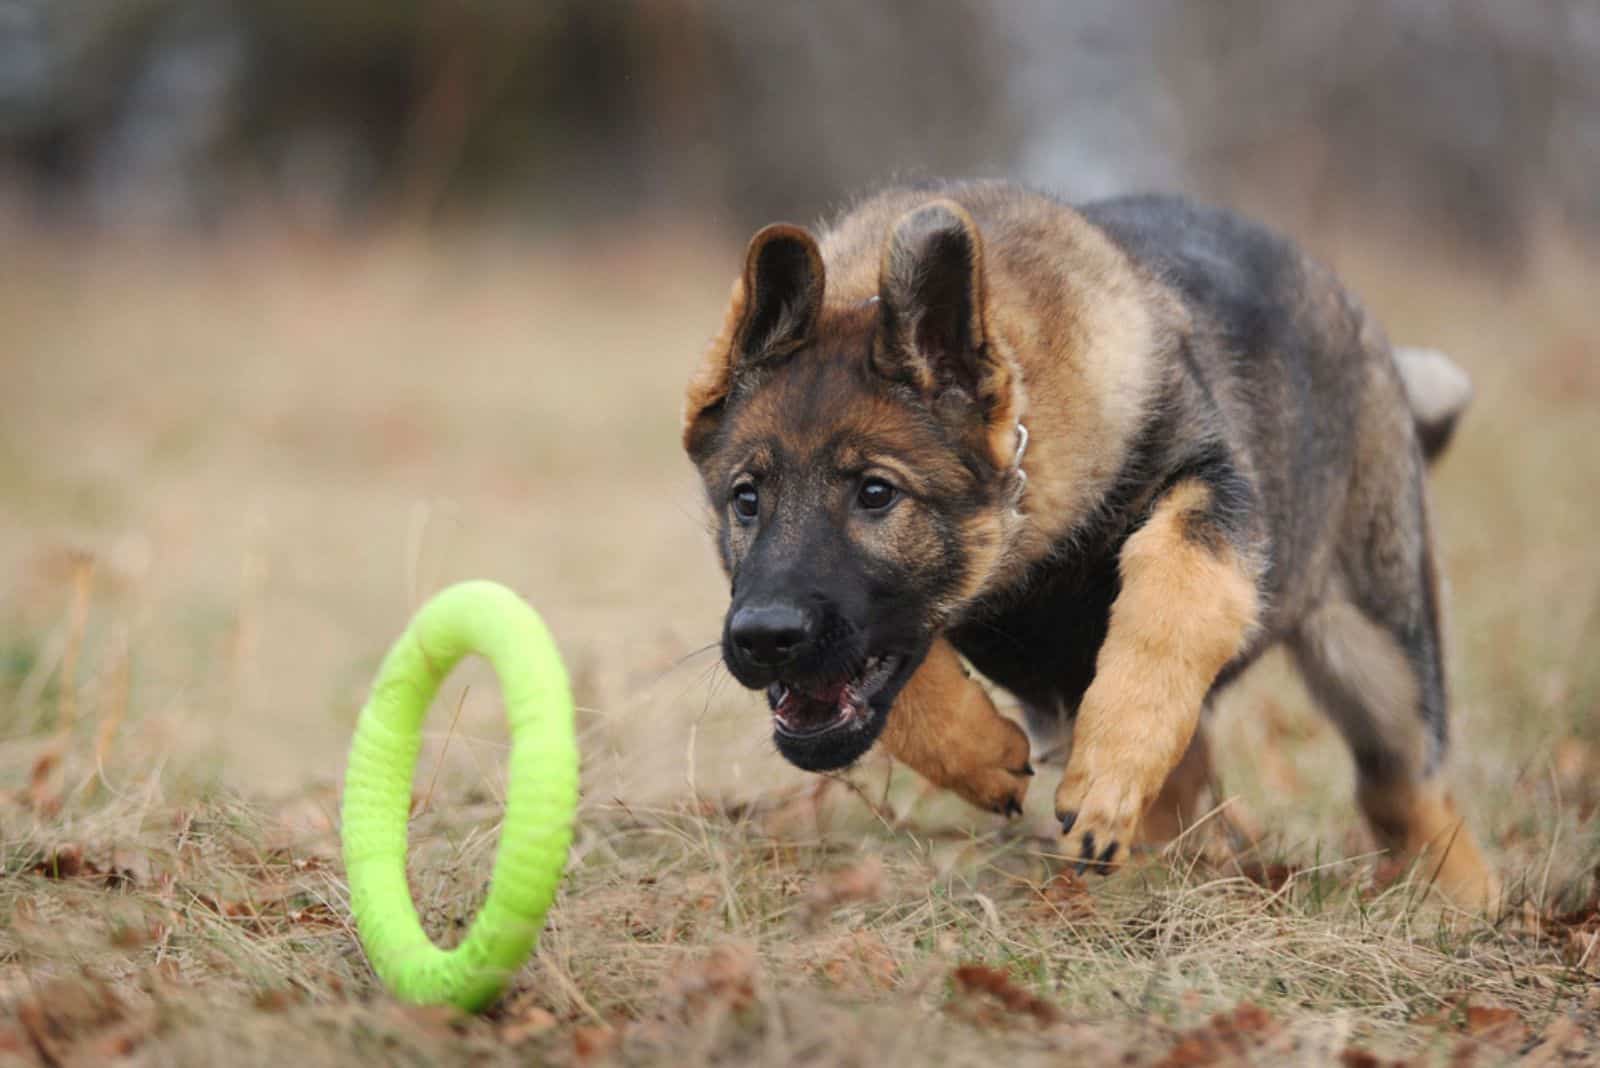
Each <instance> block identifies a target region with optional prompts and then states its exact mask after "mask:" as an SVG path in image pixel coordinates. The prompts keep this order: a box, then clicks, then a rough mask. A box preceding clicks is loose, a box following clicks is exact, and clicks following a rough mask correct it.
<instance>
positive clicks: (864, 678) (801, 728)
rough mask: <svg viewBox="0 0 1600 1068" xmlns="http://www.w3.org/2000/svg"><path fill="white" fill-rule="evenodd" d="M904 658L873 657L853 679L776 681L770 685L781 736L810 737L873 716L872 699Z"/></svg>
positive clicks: (775, 723)
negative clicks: (819, 682) (804, 681)
mask: <svg viewBox="0 0 1600 1068" xmlns="http://www.w3.org/2000/svg"><path fill="white" fill-rule="evenodd" d="M901 662H902V658H901V657H898V656H871V657H868V658H867V660H866V663H864V664H863V665H862V666H861V671H860V672H859V673H858V674H857V675H855V676H854V677H853V678H849V679H844V680H841V681H838V682H832V683H827V684H813V683H786V682H775V683H773V684H772V685H771V686H769V687H767V700H768V701H769V702H770V703H771V705H772V723H773V726H774V727H775V728H776V730H777V732H778V733H779V734H780V735H785V736H787V737H789V738H811V737H815V736H816V735H819V734H826V733H828V732H829V731H834V730H838V729H840V728H841V727H859V726H863V725H865V724H866V723H867V721H868V720H869V719H870V718H871V702H872V699H873V698H874V697H876V696H877V695H878V694H879V693H880V692H882V690H883V689H884V687H885V686H887V685H888V684H889V682H890V680H892V679H893V678H894V677H895V673H896V672H897V671H899V669H900V665H901Z"/></svg>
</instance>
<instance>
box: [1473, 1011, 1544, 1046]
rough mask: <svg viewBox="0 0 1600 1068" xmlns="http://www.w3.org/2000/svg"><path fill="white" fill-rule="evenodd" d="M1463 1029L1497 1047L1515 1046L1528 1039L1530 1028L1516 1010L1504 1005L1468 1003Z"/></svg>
mask: <svg viewBox="0 0 1600 1068" xmlns="http://www.w3.org/2000/svg"><path fill="white" fill-rule="evenodd" d="M1462 1026H1463V1029H1464V1030H1465V1031H1466V1033H1467V1034H1469V1035H1472V1036H1473V1037H1474V1038H1481V1039H1483V1040H1484V1041H1486V1042H1493V1043H1495V1044H1496V1045H1515V1044H1517V1043H1520V1042H1521V1041H1522V1040H1523V1039H1524V1038H1526V1037H1527V1034H1528V1027H1527V1025H1526V1024H1524V1023H1523V1022H1522V1016H1521V1015H1520V1014H1519V1013H1518V1012H1517V1010H1516V1009H1511V1008H1507V1007H1505V1006H1504V1005H1474V1004H1472V1003H1471V1002H1468V1003H1467V1008H1466V1013H1465V1016H1464V1019H1463V1025H1462Z"/></svg>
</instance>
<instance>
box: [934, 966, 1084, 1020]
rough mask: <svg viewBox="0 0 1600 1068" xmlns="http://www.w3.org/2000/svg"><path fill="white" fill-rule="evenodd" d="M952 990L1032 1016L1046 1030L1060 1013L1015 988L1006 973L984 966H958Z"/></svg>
mask: <svg viewBox="0 0 1600 1068" xmlns="http://www.w3.org/2000/svg"><path fill="white" fill-rule="evenodd" d="M951 978H952V979H954V980H955V984H956V989H957V990H959V991H961V992H962V993H963V994H964V995H967V996H969V997H972V996H976V995H988V996H989V997H991V998H993V999H994V1000H995V1001H997V1002H999V1003H1000V1005H1001V1006H1003V1007H1004V1008H1005V1010H1006V1011H1007V1012H1009V1013H1012V1014H1014V1015H1018V1016H1032V1017H1033V1018H1034V1020H1035V1021H1036V1022H1037V1023H1039V1024H1040V1025H1041V1026H1048V1025H1050V1024H1053V1023H1055V1022H1056V1020H1057V1019H1059V1018H1060V1013H1059V1012H1058V1011H1057V1010H1056V1007H1055V1006H1054V1005H1052V1004H1050V1002H1048V1001H1046V1000H1044V999H1043V998H1041V997H1038V996H1037V995H1035V994H1034V993H1033V992H1032V991H1030V990H1028V989H1026V988H1025V987H1023V986H1021V985H1019V984H1018V983H1017V982H1016V981H1015V980H1013V979H1012V978H1011V976H1010V974H1009V973H1007V972H1005V971H1002V970H1001V969H999V968H991V967H989V966H988V965H986V964H962V965H959V966H957V968H956V970H955V971H954V972H952V973H951Z"/></svg>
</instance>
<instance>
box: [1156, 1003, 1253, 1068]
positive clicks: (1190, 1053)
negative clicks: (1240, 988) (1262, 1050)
mask: <svg viewBox="0 0 1600 1068" xmlns="http://www.w3.org/2000/svg"><path fill="white" fill-rule="evenodd" d="M1278 1030H1279V1025H1278V1021H1277V1020H1275V1019H1274V1018H1273V1016H1272V1014H1271V1013H1269V1012H1267V1010H1266V1009H1263V1008H1262V1007H1261V1006H1259V1005H1255V1004H1252V1003H1250V1002H1248V1001H1246V1002H1241V1003H1240V1004H1238V1005H1236V1006H1235V1007H1234V1008H1233V1009H1232V1010H1231V1011H1228V1012H1219V1013H1217V1014H1215V1015H1214V1016H1212V1017H1211V1019H1210V1020H1208V1021H1206V1023H1204V1024H1202V1025H1201V1026H1199V1027H1196V1028H1193V1029H1192V1030H1189V1031H1185V1032H1183V1033H1182V1034H1180V1035H1179V1036H1178V1040H1177V1041H1176V1042H1175V1043H1173V1045H1172V1048H1171V1049H1169V1050H1168V1051H1167V1054H1166V1056H1165V1057H1163V1058H1162V1059H1161V1060H1159V1061H1157V1062H1156V1064H1157V1066H1158V1068H1200V1066H1202V1065H1212V1064H1223V1063H1228V1064H1231V1063H1234V1062H1236V1061H1239V1060H1241V1059H1243V1058H1244V1057H1245V1056H1246V1055H1247V1054H1248V1053H1249V1052H1250V1051H1251V1050H1252V1049H1255V1048H1257V1047H1259V1046H1261V1045H1262V1043H1263V1042H1264V1041H1265V1040H1266V1039H1268V1038H1270V1037H1272V1036H1273V1035H1275V1034H1276V1033H1277V1032H1278Z"/></svg>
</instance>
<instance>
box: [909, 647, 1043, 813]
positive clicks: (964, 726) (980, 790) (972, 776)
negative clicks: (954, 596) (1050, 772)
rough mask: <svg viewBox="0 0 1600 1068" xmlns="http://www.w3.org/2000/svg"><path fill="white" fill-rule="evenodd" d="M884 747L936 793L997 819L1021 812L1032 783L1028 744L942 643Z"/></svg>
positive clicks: (912, 684) (915, 679)
mask: <svg viewBox="0 0 1600 1068" xmlns="http://www.w3.org/2000/svg"><path fill="white" fill-rule="evenodd" d="M882 744H883V746H884V748H886V749H887V750H888V751H889V753H890V754H891V755H893V756H894V758H895V759H896V760H898V761H900V762H901V763H903V764H905V765H907V766H909V767H910V768H912V769H913V770H914V771H916V772H917V773H918V774H919V775H921V776H922V777H923V778H925V779H927V780H928V781H929V782H931V783H933V784H934V785H936V786H942V787H944V788H945V789H947V790H953V791H955V793H957V794H959V795H960V796H961V797H963V798H965V799H966V800H968V801H970V802H971V803H972V804H974V805H977V806H978V807H980V808H985V809H988V810H989V811H991V812H1002V813H1004V812H1017V811H1020V810H1021V808H1022V799H1023V796H1024V795H1025V794H1026V793H1027V790H1028V783H1029V782H1030V781H1031V779H1032V774H1033V772H1032V769H1031V768H1030V767H1029V766H1028V736H1027V734H1025V733H1024V732H1023V730H1022V728H1021V727H1019V726H1017V725H1016V724H1015V723H1013V722H1012V721H1011V720H1009V719H1007V718H1005V717H1004V716H1002V715H1001V714H1000V713H999V711H998V710H997V709H996V708H995V707H994V703H993V702H992V701H990V700H989V695H988V693H987V692H986V691H985V690H984V688H983V687H982V686H981V685H980V684H979V683H978V681H977V680H976V679H974V678H972V677H971V676H969V675H968V674H967V672H966V670H965V668H963V667H962V664H961V658H960V657H959V656H958V655H957V654H956V651H955V647H954V646H952V645H951V644H950V643H949V642H948V641H945V640H944V639H940V640H938V641H936V642H934V645H933V648H932V649H931V650H929V652H928V658H927V659H926V660H924V661H923V662H922V665H921V666H920V667H919V668H917V671H916V674H914V675H912V677H911V680H910V681H909V682H907V683H906V687H905V689H904V690H902V691H901V692H900V696H899V697H898V698H897V699H896V700H895V708H894V715H893V716H891V717H889V721H888V723H887V725H886V726H885V727H884V729H883V735H882Z"/></svg>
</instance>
